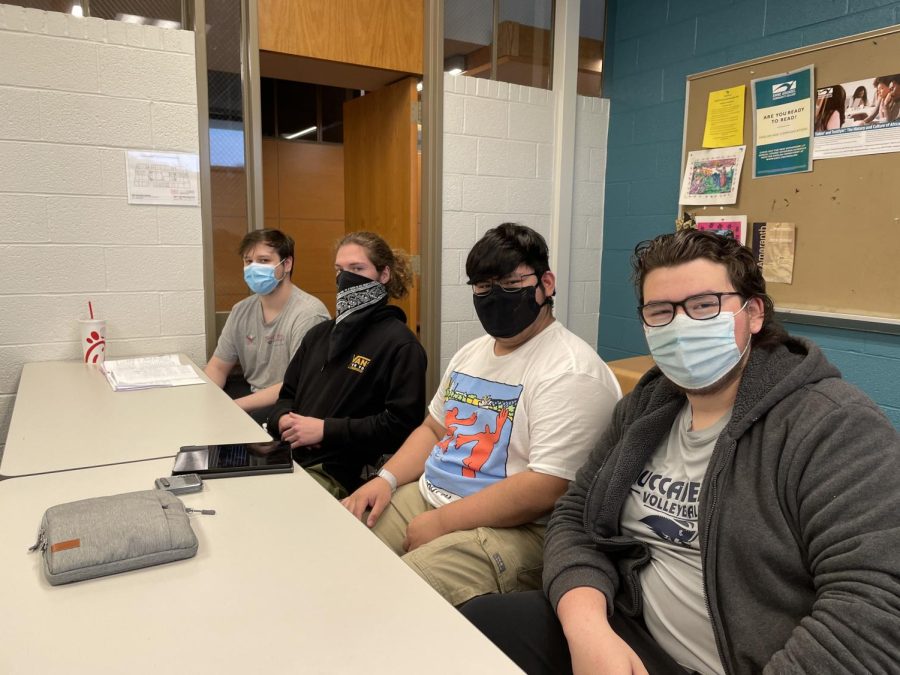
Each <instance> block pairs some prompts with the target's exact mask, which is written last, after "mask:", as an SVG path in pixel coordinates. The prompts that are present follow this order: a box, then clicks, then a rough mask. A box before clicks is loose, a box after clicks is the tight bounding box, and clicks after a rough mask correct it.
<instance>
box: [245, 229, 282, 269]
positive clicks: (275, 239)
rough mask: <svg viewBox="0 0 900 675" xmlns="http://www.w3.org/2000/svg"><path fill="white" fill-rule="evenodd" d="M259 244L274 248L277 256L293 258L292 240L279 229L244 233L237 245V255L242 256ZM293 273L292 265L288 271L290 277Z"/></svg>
mask: <svg viewBox="0 0 900 675" xmlns="http://www.w3.org/2000/svg"><path fill="white" fill-rule="evenodd" d="M259 244H265V245H266V246H271V247H272V248H274V249H275V252H276V253H277V254H278V257H279V258H281V259H282V260H284V259H286V258H291V259H293V258H294V240H293V239H291V238H290V237H289V236H288V235H286V234H285V233H284V232H282V231H281V230H252V231H250V232H248V233H247V234H245V235H244V238H243V239H241V244H240V246H238V255H239V256H241V257H242V258H243V257H244V254H245V253H246V252H247V251H250V250H252V249H254V248H256V246H258V245H259ZM293 273H294V266H293V265H291V269H290V271H289V272H288V276H289V277H290V276H291V275H293Z"/></svg>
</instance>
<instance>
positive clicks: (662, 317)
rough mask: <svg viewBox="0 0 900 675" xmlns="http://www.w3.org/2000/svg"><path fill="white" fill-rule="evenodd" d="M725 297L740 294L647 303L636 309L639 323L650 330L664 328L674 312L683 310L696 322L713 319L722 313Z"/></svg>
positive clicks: (670, 321) (702, 295)
mask: <svg viewBox="0 0 900 675" xmlns="http://www.w3.org/2000/svg"><path fill="white" fill-rule="evenodd" d="M726 295H741V294H740V293H735V292H730V293H701V294H700V295H692V296H691V297H689V298H685V299H684V300H682V301H681V302H669V301H668V300H665V301H661V302H648V303H647V304H646V305H640V306H639V307H638V314H640V316H641V321H643V322H644V324H645V325H647V326H649V327H650V328H659V327H660V326H666V325H668V324H670V323H672V321H673V320H674V319H675V310H676V308H678V307H683V308H684V313H685V314H687V315H688V316H689V317H690V318H692V319H695V320H697V321H708V320H709V319H715V318H716V317H717V316H719V314H721V312H722V298H723V297H724V296H726Z"/></svg>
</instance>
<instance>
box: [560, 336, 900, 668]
mask: <svg viewBox="0 0 900 675" xmlns="http://www.w3.org/2000/svg"><path fill="white" fill-rule="evenodd" d="M684 403H685V397H684V395H683V394H682V393H681V392H680V391H678V389H676V388H675V387H674V385H672V383H671V382H670V381H669V380H668V379H666V378H665V377H664V376H663V375H662V374H661V373H660V371H659V370H658V369H657V368H654V369H653V370H651V371H650V372H649V373H647V374H646V375H645V376H644V377H643V378H642V379H641V381H640V382H639V383H638V385H637V387H636V389H635V390H634V391H633V392H632V393H631V394H630V395H628V396H626V397H625V398H624V399H623V400H622V401H620V402H619V404H618V406H617V407H616V410H615V413H614V414H613V420H612V422H611V424H610V426H609V428H608V430H607V431H606V433H605V434H604V436H603V438H602V440H601V441H600V444H599V446H598V447H597V448H596V449H595V450H594V452H593V453H592V454H591V457H590V459H589V460H588V462H587V463H586V464H585V465H584V466H583V467H582V468H581V470H580V471H579V472H578V475H577V476H576V477H575V480H574V481H573V482H572V484H571V485H570V487H569V490H568V492H567V493H566V494H565V495H564V496H563V497H561V498H560V500H559V501H558V502H557V504H556V508H555V510H554V511H553V515H552V516H551V518H550V522H549V524H548V527H547V534H546V539H545V543H544V590H545V591H546V593H547V595H548V596H549V598H550V601H551V603H552V604H553V606H554V607H555V606H556V605H557V603H558V602H559V600H560V598H561V597H562V596H563V595H564V594H565V593H566V592H567V591H569V590H571V589H573V588H576V587H579V586H589V587H593V588H597V589H599V590H600V591H602V592H603V593H604V594H605V595H606V598H607V606H608V607H609V608H610V612H612V611H622V612H626V613H627V614H629V615H632V616H637V615H640V614H641V612H642V598H641V589H640V583H639V580H638V570H639V568H640V567H641V566H642V565H644V564H646V563H647V561H648V559H649V551H648V548H647V546H646V545H645V544H641V543H639V542H638V541H636V540H635V539H633V538H630V537H626V536H624V535H622V534H621V531H620V527H619V514H620V511H621V509H622V506H623V504H624V503H625V499H626V496H627V495H628V490H629V488H630V487H631V485H632V483H633V482H634V481H635V479H636V478H637V477H638V475H639V474H640V472H641V470H642V469H643V468H644V464H645V463H646V461H647V459H648V457H649V456H650V455H651V454H652V453H653V451H654V450H655V449H656V447H657V446H658V445H659V443H660V442H661V441H662V439H663V437H664V436H665V435H666V434H667V433H668V431H669V429H670V428H671V426H672V424H673V422H674V420H675V417H676V415H677V414H678V411H679V410H680V409H681V408H682V406H683V405H684ZM898 482H900V436H898V434H897V432H896V430H895V429H894V428H893V427H892V426H891V424H890V422H889V421H888V420H887V419H886V418H885V416H884V415H883V414H882V412H881V411H880V410H879V409H878V408H877V407H876V406H875V404H874V403H872V401H871V400H869V399H868V398H867V397H866V396H865V395H864V394H863V393H862V392H860V391H859V390H858V389H856V388H855V387H853V386H852V385H850V384H847V383H845V382H844V381H843V380H841V379H840V373H839V372H838V370H837V369H836V368H835V367H834V366H832V365H831V364H830V363H829V362H828V361H827V360H826V359H825V357H824V356H823V355H822V353H821V352H820V351H819V349H818V348H817V347H816V346H815V345H813V344H812V343H810V342H808V341H806V340H802V339H794V338H792V339H790V340H788V341H787V343H786V344H784V345H780V346H778V347H776V348H775V349H773V350H771V351H767V350H765V349H754V350H752V351H751V354H750V358H749V360H748V363H747V367H746V369H745V371H744V374H743V377H742V379H741V383H740V386H739V390H738V393H737V399H736V401H735V403H734V410H733V413H732V417H731V421H730V422H729V423H728V425H727V426H726V427H725V429H724V430H723V431H722V433H721V435H720V436H719V439H718V441H717V442H716V446H715V450H714V451H713V455H712V458H711V459H710V463H709V467H708V468H707V471H706V475H705V478H704V481H703V487H702V490H701V493H700V522H699V527H700V551H701V556H702V561H703V581H704V586H705V591H706V597H707V609H708V611H709V616H710V619H711V621H712V626H713V632H714V634H715V637H716V645H717V647H718V651H719V657H720V658H721V660H722V663H723V665H724V668H725V672H727V673H734V674H738V673H759V672H761V671H764V672H766V673H810V674H812V673H815V674H816V675H820V674H822V673H843V672H850V673H861V674H862V673H866V674H868V673H889V672H890V673H898V672H900V487H898ZM676 611H677V610H676Z"/></svg>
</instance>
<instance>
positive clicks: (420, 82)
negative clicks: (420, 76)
mask: <svg viewBox="0 0 900 675" xmlns="http://www.w3.org/2000/svg"><path fill="white" fill-rule="evenodd" d="M416 91H422V80H419V82H418V84H416Z"/></svg>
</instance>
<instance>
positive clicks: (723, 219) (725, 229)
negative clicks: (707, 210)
mask: <svg viewBox="0 0 900 675" xmlns="http://www.w3.org/2000/svg"><path fill="white" fill-rule="evenodd" d="M694 223H695V225H694V227H695V229H698V230H707V231H710V232H715V233H716V234H720V235H722V236H723V237H731V238H732V239H736V240H737V241H739V242H740V243H742V244H746V243H747V216H695V217H694Z"/></svg>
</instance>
